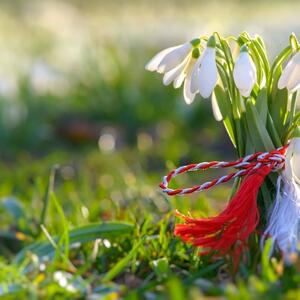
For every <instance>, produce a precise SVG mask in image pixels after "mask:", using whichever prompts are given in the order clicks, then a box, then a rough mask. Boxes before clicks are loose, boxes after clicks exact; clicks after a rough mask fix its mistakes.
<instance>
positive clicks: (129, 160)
mask: <svg viewBox="0 0 300 300" xmlns="http://www.w3.org/2000/svg"><path fill="white" fill-rule="evenodd" d="M135 156H136V153H135V152H134V150H126V151H125V150H124V151H118V152H114V153H107V154H103V153H99V152H98V151H88V152H87V153H86V154H85V155H82V154H81V155H80V156H79V155H78V154H71V156H70V155H67V153H62V152H59V153H53V154H52V155H49V156H46V157H44V158H41V159H36V158H28V159H27V161H26V163H25V162H24V161H20V163H16V164H3V165H2V166H1V169H2V172H1V184H0V195H1V196H2V197H3V198H2V200H1V202H0V211H1V216H2V222H1V231H0V239H1V244H0V254H1V260H0V266H1V268H0V269H1V272H0V282H1V285H0V286H1V289H0V294H1V296H2V297H3V298H4V299H6V298H7V299H25V298H30V299H54V298H55V297H56V298H55V299H60V298H66V299H82V298H88V299H100V298H101V299H118V298H123V299H187V298H188V299H199V297H201V295H203V297H204V295H205V296H207V297H208V296H214V297H217V298H218V297H219V298H220V299H222V297H224V296H226V298H228V299H283V297H285V298H284V299H296V298H297V295H298V296H299V290H297V287H298V285H299V282H300V277H299V266H298V265H297V264H298V263H297V264H294V265H292V266H289V267H286V268H284V269H283V266H282V262H280V260H279V259H278V258H277V259H273V260H272V261H269V259H268V258H267V249H266V251H265V254H264V255H263V257H262V258H261V257H260V256H259V253H258V249H257V248H254V249H251V251H249V252H247V253H246V254H247V255H248V260H247V261H245V262H242V263H241V265H240V268H239V270H238V272H237V273H236V274H234V273H233V271H232V265H231V262H230V259H229V258H228V257H224V258H220V259H217V260H215V259H211V258H209V257H202V258H201V257H199V256H198V255H197V251H196V250H195V249H193V248H192V247H190V246H188V245H185V244H183V243H182V242H181V241H180V240H178V239H176V238H174V237H173V234H172V230H173V227H174V221H175V220H174V216H173V211H174V208H175V207H180V209H181V210H182V211H185V212H186V211H188V210H190V211H193V213H194V214H199V213H203V212H204V213H206V214H213V213H214V212H215V211H216V207H220V206H222V205H224V204H220V203H219V204H218V202H219V201H216V200H214V201H212V200H211V199H220V200H222V199H224V195H226V194H228V189H224V188H221V189H219V190H217V191H215V192H214V193H212V194H211V193H210V194H207V195H199V196H197V197H194V198H193V199H192V200H191V199H188V198H177V199H166V198H165V197H164V196H163V195H162V194H161V193H160V192H159V191H158V188H157V183H158V181H159V180H160V176H161V171H160V170H157V169H153V167H147V162H146V161H147V160H149V159H151V157H150V154H149V153H148V154H145V155H144V156H143V159H141V160H139V161H136V160H135V159H134V157H135ZM58 161H59V162H60V163H61V165H60V166H59V165H57V162H58ZM53 166H54V167H53ZM66 168H67V169H66ZM66 170H68V172H66ZM71 170H73V171H71ZM49 172H50V175H49V174H47V173H49ZM66 174H67V176H66ZM8 195H11V196H9V197H8ZM256 245H257V244H256ZM255 257H256V261H254V260H255V259H254V258H255ZM297 293H298V294H297ZM93 297H94V298H93Z"/></svg>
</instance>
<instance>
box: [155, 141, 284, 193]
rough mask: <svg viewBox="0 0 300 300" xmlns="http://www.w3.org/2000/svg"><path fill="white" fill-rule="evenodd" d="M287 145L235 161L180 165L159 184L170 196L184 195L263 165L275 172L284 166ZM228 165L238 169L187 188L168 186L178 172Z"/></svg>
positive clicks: (252, 171) (253, 170)
mask: <svg viewBox="0 0 300 300" xmlns="http://www.w3.org/2000/svg"><path fill="white" fill-rule="evenodd" d="M287 147H288V144H287V145H285V146H283V147H280V148H277V149H274V150H272V151H269V152H256V153H254V154H250V155H248V156H246V157H242V158H240V159H238V160H236V161H231V162H225V161H211V162H201V163H198V164H189V165H185V166H181V167H179V168H177V169H174V170H172V171H171V172H170V173H169V174H168V175H166V176H164V177H163V180H162V182H161V184H160V185H159V186H160V188H161V189H162V191H163V192H164V193H167V194H168V195H170V196H173V195H186V194H191V193H194V192H200V191H203V190H207V189H210V188H211V187H213V186H216V185H218V184H220V183H225V182H227V181H229V180H231V179H233V178H237V177H242V176H245V175H248V174H252V173H255V172H257V170H258V169H260V168H261V167H263V166H268V167H269V168H270V169H271V170H272V171H273V172H276V171H278V170H280V169H282V168H284V164H285V154H286V150H287ZM230 167H231V168H235V169H238V171H237V172H234V173H230V174H228V175H224V176H222V177H220V178H217V179H213V180H211V181H207V182H205V183H202V184H200V185H196V186H193V187H189V188H179V189H171V188H169V183H170V181H171V180H172V178H174V177H176V176H177V175H179V174H183V173H186V172H192V171H199V170H207V169H209V168H213V169H218V168H230Z"/></svg>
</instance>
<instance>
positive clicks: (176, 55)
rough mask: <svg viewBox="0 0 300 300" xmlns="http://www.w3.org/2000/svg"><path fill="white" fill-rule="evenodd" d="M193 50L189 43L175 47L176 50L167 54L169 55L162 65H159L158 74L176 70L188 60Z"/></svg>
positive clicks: (162, 61)
mask: <svg viewBox="0 0 300 300" xmlns="http://www.w3.org/2000/svg"><path fill="white" fill-rule="evenodd" d="M191 48H192V45H191V43H189V42H188V43H185V44H183V45H179V46H177V47H175V49H173V50H172V51H170V52H169V53H167V55H165V57H164V58H163V59H162V60H161V62H160V64H159V65H158V68H157V71H158V73H166V72H168V71H170V70H171V69H174V68H175V67H176V66H177V65H179V64H180V63H181V62H182V61H183V60H184V59H185V58H186V56H187V55H188V53H189V52H190V50H191Z"/></svg>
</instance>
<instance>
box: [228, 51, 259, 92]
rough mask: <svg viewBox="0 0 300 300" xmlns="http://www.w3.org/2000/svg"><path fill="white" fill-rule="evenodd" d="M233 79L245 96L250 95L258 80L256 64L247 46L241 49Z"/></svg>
mask: <svg viewBox="0 0 300 300" xmlns="http://www.w3.org/2000/svg"><path fill="white" fill-rule="evenodd" d="M233 79H234V83H235V85H236V87H237V88H238V89H239V91H240V93H241V95H242V96H244V97H249V95H250V93H251V91H252V89H253V86H254V84H255V83H256V80H257V75H256V67H255V64H254V62H253V60H252V58H251V57H250V55H249V53H248V49H247V47H246V46H243V47H242V48H241V51H240V55H239V56H238V58H237V60H236V63H235V65H234V69H233Z"/></svg>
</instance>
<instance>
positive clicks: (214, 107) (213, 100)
mask: <svg viewBox="0 0 300 300" xmlns="http://www.w3.org/2000/svg"><path fill="white" fill-rule="evenodd" d="M211 106H212V111H213V115H214V117H215V119H216V121H218V122H219V121H222V120H223V117H222V114H221V111H220V108H219V105H218V102H217V99H216V96H215V93H212V96H211Z"/></svg>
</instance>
